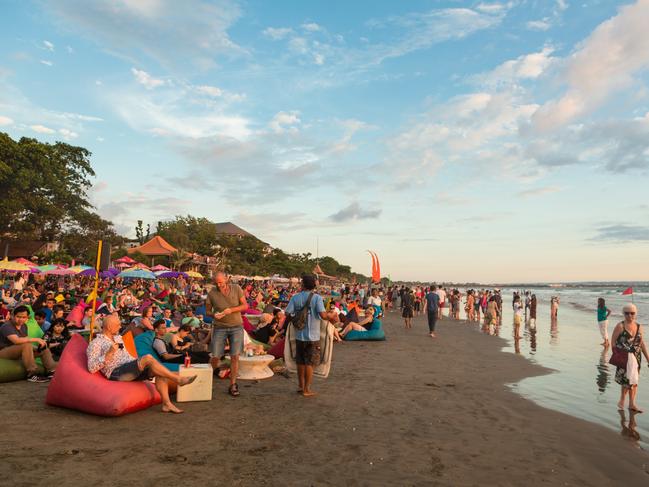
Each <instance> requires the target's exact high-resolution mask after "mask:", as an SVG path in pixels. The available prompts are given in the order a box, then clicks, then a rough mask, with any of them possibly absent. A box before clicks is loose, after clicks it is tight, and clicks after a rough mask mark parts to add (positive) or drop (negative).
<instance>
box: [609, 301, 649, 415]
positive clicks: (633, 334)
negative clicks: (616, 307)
mask: <svg viewBox="0 0 649 487" xmlns="http://www.w3.org/2000/svg"><path fill="white" fill-rule="evenodd" d="M623 311H624V321H621V322H620V323H618V324H617V325H615V329H614V330H613V336H612V337H611V341H612V342H613V343H614V344H615V345H614V346H615V348H616V349H618V350H617V351H616V350H614V353H616V352H621V353H622V354H623V353H624V352H627V363H626V367H620V366H617V370H616V372H615V382H617V383H618V384H620V386H621V387H622V390H621V391H620V401H619V402H618V403H617V408H618V409H624V400H625V398H626V396H627V394H628V396H629V410H631V411H635V412H637V413H641V412H642V410H641V409H640V408H639V407H638V405H637V404H636V396H637V394H638V379H639V378H640V365H641V364H642V355H644V356H645V358H646V359H647V360H648V361H649V355H648V354H647V347H646V346H645V343H644V340H643V338H642V330H641V329H640V325H639V324H638V323H637V322H636V314H637V312H638V310H637V308H636V307H635V305H633V304H626V305H625V306H624V308H623Z"/></svg>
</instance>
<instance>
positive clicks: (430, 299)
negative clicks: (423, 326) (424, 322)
mask: <svg viewBox="0 0 649 487" xmlns="http://www.w3.org/2000/svg"><path fill="white" fill-rule="evenodd" d="M438 306H439V294H437V286H435V285H433V286H431V287H430V290H429V291H428V293H427V294H426V309H427V310H428V311H427V317H428V331H429V332H430V336H431V338H435V325H436V324H437V308H438Z"/></svg>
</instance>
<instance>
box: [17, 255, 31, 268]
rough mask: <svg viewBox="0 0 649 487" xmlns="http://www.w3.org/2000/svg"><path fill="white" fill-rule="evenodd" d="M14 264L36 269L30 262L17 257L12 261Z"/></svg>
mask: <svg viewBox="0 0 649 487" xmlns="http://www.w3.org/2000/svg"><path fill="white" fill-rule="evenodd" d="M14 262H18V263H19V264H24V265H26V266H29V267H36V264H34V263H33V262H32V261H31V260H27V259H23V258H22V257H18V258H17V259H15V260H14Z"/></svg>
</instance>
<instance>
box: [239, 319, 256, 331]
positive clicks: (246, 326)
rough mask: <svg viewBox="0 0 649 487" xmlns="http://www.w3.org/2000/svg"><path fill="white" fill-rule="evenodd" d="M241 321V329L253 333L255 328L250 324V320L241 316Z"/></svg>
mask: <svg viewBox="0 0 649 487" xmlns="http://www.w3.org/2000/svg"><path fill="white" fill-rule="evenodd" d="M241 319H242V320H243V329H244V330H246V331H247V332H248V333H252V332H253V331H255V327H254V326H252V324H251V323H250V320H249V319H248V318H246V317H245V316H242V317H241Z"/></svg>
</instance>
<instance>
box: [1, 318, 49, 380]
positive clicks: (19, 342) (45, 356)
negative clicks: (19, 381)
mask: <svg viewBox="0 0 649 487" xmlns="http://www.w3.org/2000/svg"><path fill="white" fill-rule="evenodd" d="M28 320H29V309H28V308H27V306H16V308H14V312H13V319H12V320H11V321H8V322H6V323H5V324H4V325H2V326H0V358H8V359H11V360H21V361H22V364H23V366H24V367H25V369H26V370H27V380H28V381H29V382H47V381H48V380H50V379H51V378H52V375H53V373H54V370H55V369H56V362H55V361H54V359H53V358H52V354H51V352H50V350H49V349H48V348H47V343H45V340H42V339H40V338H31V337H29V336H28V335H27V321H28ZM34 343H36V344H38V348H37V349H34V346H33V344H34ZM36 357H41V360H42V362H43V366H44V367H45V373H46V376H45V377H41V376H39V375H38V374H37V373H36V371H37V370H38V365H36Z"/></svg>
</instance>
